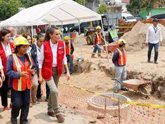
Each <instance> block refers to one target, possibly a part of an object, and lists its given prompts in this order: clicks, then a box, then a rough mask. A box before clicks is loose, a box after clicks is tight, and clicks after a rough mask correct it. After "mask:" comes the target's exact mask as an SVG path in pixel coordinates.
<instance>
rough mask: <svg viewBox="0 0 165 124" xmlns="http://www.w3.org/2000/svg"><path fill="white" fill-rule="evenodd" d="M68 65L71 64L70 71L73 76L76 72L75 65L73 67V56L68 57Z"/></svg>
mask: <svg viewBox="0 0 165 124" xmlns="http://www.w3.org/2000/svg"><path fill="white" fill-rule="evenodd" d="M66 58H67V63H68V64H69V71H70V73H71V74H72V73H73V72H74V65H73V59H72V57H71V55H66Z"/></svg>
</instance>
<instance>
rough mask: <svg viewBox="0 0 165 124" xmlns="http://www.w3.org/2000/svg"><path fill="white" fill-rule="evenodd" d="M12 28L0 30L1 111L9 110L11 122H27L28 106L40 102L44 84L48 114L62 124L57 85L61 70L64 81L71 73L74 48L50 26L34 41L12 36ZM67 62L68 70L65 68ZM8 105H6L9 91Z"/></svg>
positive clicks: (22, 36) (25, 35)
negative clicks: (9, 101) (9, 102)
mask: <svg viewBox="0 0 165 124" xmlns="http://www.w3.org/2000/svg"><path fill="white" fill-rule="evenodd" d="M13 30H14V28H9V29H2V30H0V91H1V93H0V94H1V103H2V106H3V107H4V110H9V109H10V108H11V123H12V124H17V117H18V116H19V113H20V124H27V123H28V119H27V117H28V113H29V107H30V104H35V103H36V102H37V99H41V96H42V94H41V85H42V84H43V83H44V82H46V92H47V101H48V110H47V114H48V115H49V116H53V117H56V118H57V121H58V122H59V123H62V122H64V120H65V119H64V117H63V114H62V113H61V112H60V107H59V102H58V82H59V78H60V76H61V74H62V73H63V67H65V73H66V76H67V80H69V79H70V73H73V71H74V66H73V51H74V47H73V44H72V43H71V41H70V40H71V39H70V37H69V36H66V37H64V41H63V40H62V39H61V32H60V29H59V28H57V27H54V28H53V27H50V28H48V29H47V31H46V34H45V36H43V35H42V34H38V36H37V37H36V42H33V39H32V37H31V35H29V34H20V35H17V36H16V35H15V36H12V32H13ZM13 34H14V33H13ZM68 63H69V68H68ZM9 90H10V91H11V104H10V105H9V104H8V99H7V98H8V91H9Z"/></svg>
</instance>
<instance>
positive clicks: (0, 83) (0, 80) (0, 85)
mask: <svg viewBox="0 0 165 124" xmlns="http://www.w3.org/2000/svg"><path fill="white" fill-rule="evenodd" d="M2 84H3V81H2V79H1V78H0V88H1V87H2Z"/></svg>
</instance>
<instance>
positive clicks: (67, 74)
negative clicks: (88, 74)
mask: <svg viewBox="0 0 165 124" xmlns="http://www.w3.org/2000/svg"><path fill="white" fill-rule="evenodd" d="M66 77H67V81H68V80H70V72H69V71H67V73H66Z"/></svg>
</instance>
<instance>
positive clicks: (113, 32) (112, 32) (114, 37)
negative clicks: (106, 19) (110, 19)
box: [108, 25, 119, 43]
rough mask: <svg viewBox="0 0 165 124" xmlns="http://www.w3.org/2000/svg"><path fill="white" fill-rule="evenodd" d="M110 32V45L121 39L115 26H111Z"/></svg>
mask: <svg viewBox="0 0 165 124" xmlns="http://www.w3.org/2000/svg"><path fill="white" fill-rule="evenodd" d="M108 32H109V33H108V34H109V37H110V41H109V43H112V42H115V41H117V40H118V39H119V37H118V34H117V30H116V27H115V25H113V26H111V28H110V29H109V30H108Z"/></svg>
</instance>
